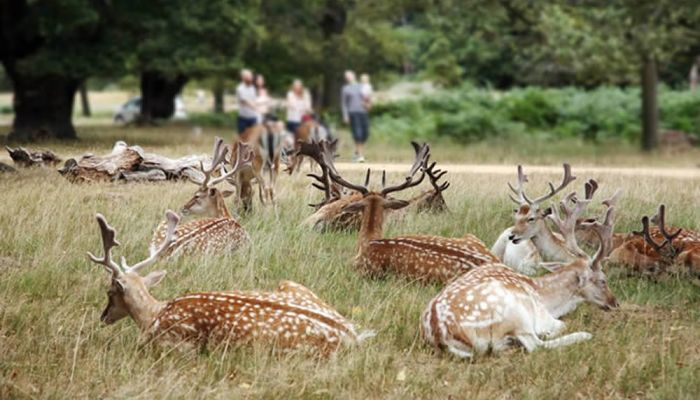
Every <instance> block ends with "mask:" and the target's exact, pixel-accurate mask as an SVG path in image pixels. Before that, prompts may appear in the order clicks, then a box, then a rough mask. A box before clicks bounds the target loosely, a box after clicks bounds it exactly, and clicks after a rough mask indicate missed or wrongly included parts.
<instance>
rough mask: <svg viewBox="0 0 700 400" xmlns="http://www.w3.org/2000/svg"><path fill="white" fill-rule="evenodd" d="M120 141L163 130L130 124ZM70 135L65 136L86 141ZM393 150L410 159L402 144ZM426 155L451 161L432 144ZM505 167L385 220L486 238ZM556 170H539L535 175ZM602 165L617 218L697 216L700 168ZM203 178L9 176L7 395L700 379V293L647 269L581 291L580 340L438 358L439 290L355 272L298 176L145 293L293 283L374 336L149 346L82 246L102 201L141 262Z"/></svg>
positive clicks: (2, 264) (3, 230) (2, 360)
mask: <svg viewBox="0 0 700 400" xmlns="http://www.w3.org/2000/svg"><path fill="white" fill-rule="evenodd" d="M161 134H162V133H161ZM178 134H180V135H185V133H178ZM115 136H116V134H114V135H113V134H112V133H110V132H106V133H105V135H104V140H100V138H98V137H97V136H95V137H91V138H92V139H90V140H88V141H86V142H87V143H89V145H86V146H84V147H85V148H90V149H92V151H95V152H96V153H99V152H101V151H104V150H105V149H107V148H108V147H110V146H111V140H112V139H114V137H115ZM127 136H129V135H127ZM178 137H179V136H178ZM183 137H184V136H183ZM93 139H94V140H93ZM91 140H93V141H91ZM127 140H128V141H130V142H133V141H140V142H141V143H144V142H145V143H146V145H149V143H156V142H158V141H160V142H165V141H168V139H167V138H163V137H162V136H160V135H159V136H158V137H154V138H147V137H145V136H138V135H136V134H133V136H130V137H129V138H127ZM175 141H176V142H177V143H178V144H176V145H173V146H169V147H148V150H155V151H158V152H165V153H168V154H171V155H182V154H185V153H187V152H201V153H203V152H206V151H208V149H209V147H210V143H211V137H208V136H205V137H203V138H201V139H199V140H175ZM83 143H85V142H83ZM72 146H75V147H74V148H73V147H71V148H68V147H66V148H64V149H74V150H76V151H77V150H81V149H82V148H80V144H78V145H72ZM399 150H400V151H401V152H402V153H403V152H405V153H406V158H410V156H411V150H410V148H409V147H408V146H406V147H405V148H403V149H399ZM399 150H389V151H394V152H396V153H398V152H399ZM554 157H555V155H552V158H554ZM434 158H435V159H437V160H440V159H441V154H440V152H439V151H434ZM574 171H576V166H575V165H574ZM350 177H351V178H357V179H359V177H360V174H359V173H353V174H351V175H350ZM391 177H392V178H394V179H396V178H399V175H398V174H393V175H392V176H391ZM507 178H508V177H505V176H499V175H480V176H477V175H473V174H461V175H454V174H453V175H449V179H450V181H451V182H452V186H451V187H450V189H449V190H448V191H447V192H446V198H447V202H448V204H449V206H450V208H451V213H449V214H442V215H409V216H407V218H406V219H405V220H403V221H401V222H396V223H393V224H391V225H390V226H388V227H387V232H386V234H387V235H398V234H402V233H428V234H439V235H446V236H451V235H454V236H457V235H463V234H464V233H467V232H469V233H474V234H476V235H477V236H479V237H480V238H482V239H483V240H484V241H485V242H487V243H489V244H490V243H492V242H493V241H494V240H495V238H496V237H497V235H498V233H499V232H500V231H501V230H502V229H504V228H505V227H507V226H508V225H509V223H510V218H511V209H512V205H511V204H510V203H509V202H508V200H507V196H506V186H505V182H506V179H507ZM556 178H557V177H556V176H550V175H534V176H532V180H533V182H536V183H535V184H534V186H536V187H539V188H544V181H545V180H546V179H556ZM583 178H584V177H583V176H581V177H580V179H579V180H580V181H583ZM596 178H598V179H599V181H600V184H601V188H602V190H601V193H600V196H601V197H604V196H605V195H607V194H610V193H612V191H613V190H614V188H617V187H621V188H623V190H624V197H623V199H622V201H621V204H620V210H621V211H620V214H619V222H618V229H619V230H629V229H633V228H637V227H638V226H637V225H638V219H639V216H640V215H641V214H643V213H651V212H653V211H654V209H655V207H656V205H657V204H658V203H659V202H662V201H663V202H666V203H667V204H668V206H669V210H668V218H669V219H670V221H671V222H672V223H673V224H675V225H681V226H685V227H688V228H694V229H700V207H699V206H698V205H699V203H700V182H698V180H697V179H695V180H693V179H658V178H644V177H635V178H629V177H617V176H611V175H605V174H603V175H600V176H597V177H596ZM378 180H379V174H378V173H376V174H375V177H374V182H375V183H378ZM578 184H579V185H580V184H581V182H578ZM193 190H194V185H192V184H189V183H186V182H182V183H163V184H129V185H125V184H100V185H73V184H70V183H68V182H67V181H65V180H64V179H63V178H62V177H60V176H59V175H58V174H57V173H56V172H54V171H51V170H45V169H35V170H29V171H26V170H25V171H21V172H20V173H19V174H15V175H6V176H0V398H25V397H26V398H97V397H107V398H143V399H150V398H171V397H172V398H222V399H230V398H340V399H356V398H380V397H382V398H448V397H450V396H452V398H574V397H581V398H629V397H653V398H695V396H697V393H698V392H700V350H698V346H697V345H696V343H698V342H699V341H700V289H698V287H697V286H694V285H693V284H691V283H690V282H689V281H688V280H687V279H685V278H682V277H678V278H669V279H666V280H663V281H661V282H652V281H650V280H647V279H637V278H630V277H625V276H624V275H623V274H620V273H617V272H615V271H614V270H613V271H611V272H610V273H609V280H610V282H611V286H612V288H613V290H614V292H615V293H616V294H617V296H618V299H619V300H620V301H621V303H622V307H621V309H620V310H619V311H616V312H611V313H605V312H602V311H600V310H598V309H595V308H594V307H592V306H589V305H583V306H581V307H579V309H578V310H577V311H576V312H574V313H572V314H570V315H569V316H567V317H566V318H565V320H566V322H567V324H568V328H567V330H568V331H578V330H586V331H590V332H592V333H593V334H594V338H593V340H591V341H589V342H586V343H583V344H578V345H574V346H571V347H567V348H562V349H557V350H552V351H546V350H543V351H538V352H535V353H533V354H525V353H523V352H521V351H517V350H515V351H510V352H508V353H506V354H503V355H501V356H498V357H491V356H484V357H478V358H477V359H475V360H474V361H472V362H468V361H462V360H457V359H454V358H452V357H449V356H441V355H437V354H434V353H433V351H432V350H431V349H429V348H427V347H426V346H425V345H424V344H423V343H422V341H421V339H420V337H419V334H418V318H419V315H420V313H421V312H422V310H423V307H424V306H425V305H426V303H427V302H428V301H429V299H430V298H432V297H433V296H434V295H435V294H436V293H437V292H438V291H439V289H440V287H439V286H421V285H418V284H415V283H412V282H409V281H406V280H403V279H399V278H394V277H388V278H386V279H382V280H368V279H365V278H363V277H361V276H360V275H358V274H357V273H355V271H353V269H352V267H351V259H352V257H353V255H354V252H355V240H356V237H355V234H343V233H327V234H320V233H317V232H311V231H308V230H306V229H303V228H300V227H299V226H298V225H299V223H300V222H301V221H302V220H303V219H304V218H305V217H306V216H307V215H308V214H309V213H310V212H311V209H310V208H309V207H307V206H306V203H309V202H312V201H315V200H316V199H317V198H318V196H319V195H320V194H319V193H318V192H317V191H316V190H314V189H312V188H310V187H309V181H308V179H307V178H305V177H304V176H303V175H299V176H294V177H288V176H283V177H281V178H280V180H279V187H278V199H279V202H278V204H277V206H276V207H260V206H258V205H257V204H256V208H255V211H254V212H253V213H252V214H251V215H249V216H246V217H244V218H242V219H241V222H242V224H243V225H244V226H245V227H246V229H248V231H249V233H250V236H251V237H252V240H253V243H254V248H253V252H252V255H251V256H248V255H246V256H243V255H231V256H226V257H208V258H186V259H180V260H178V261H177V262H170V263H168V262H160V263H159V264H158V265H157V266H156V267H154V268H159V269H166V270H167V271H168V275H167V276H166V278H165V280H164V281H163V282H162V283H161V285H160V286H159V287H156V288H154V289H153V294H154V295H155V296H156V297H157V298H159V299H168V298H172V297H174V296H177V295H180V294H185V293H188V292H193V291H205V290H227V289H269V290H271V289H274V287H275V286H276V285H277V283H278V282H279V281H280V280H285V279H289V280H294V281H297V282H300V283H302V284H304V285H306V286H308V287H309V288H311V289H312V290H313V291H314V292H316V293H317V294H318V295H319V296H320V297H321V298H323V299H324V300H326V301H327V302H328V303H330V304H332V305H333V306H335V307H336V308H337V309H338V310H339V311H340V312H341V313H342V314H343V315H345V316H347V317H349V318H350V319H352V320H353V321H355V322H356V323H357V324H359V325H360V326H361V327H362V328H368V329H374V330H376V331H377V332H378V336H377V337H376V338H374V339H371V340H369V341H368V342H367V343H366V344H365V345H363V346H362V347H359V348H355V349H348V350H346V351H343V352H341V353H340V354H338V355H337V356H335V357H333V358H331V359H330V360H325V361H323V360H317V359H314V358H312V357H308V356H305V355H303V354H292V355H286V356H280V355H276V354H270V352H269V351H268V350H266V349H265V348H255V349H250V348H240V349H227V350H221V349H218V350H212V351H208V352H203V353H198V352H184V353H183V352H180V351H167V350H162V349H159V348H154V347H149V346H146V347H142V346H140V345H139V333H138V330H137V328H136V326H135V325H134V324H133V322H132V321H130V320H128V319H125V320H123V321H120V322H119V323H117V324H115V325H112V326H105V325H103V324H102V323H101V322H100V321H99V315H100V312H101V311H102V309H103V307H104V305H105V303H106V296H105V290H106V287H107V283H108V276H107V274H106V273H105V272H104V271H103V269H102V268H99V267H98V266H96V265H94V264H91V263H90V262H88V260H87V258H86V256H85V252H86V251H88V250H91V251H97V250H98V249H99V247H100V238H99V234H98V228H97V225H96V223H95V220H94V214H95V213H96V212H101V213H103V214H105V216H106V217H107V219H108V220H109V221H110V223H111V224H112V225H113V226H115V228H116V229H117V231H118V238H119V239H120V240H121V243H122V246H121V247H120V248H119V249H118V251H117V252H116V253H117V254H119V255H124V256H126V257H127V259H129V260H131V261H135V260H138V259H140V258H143V257H145V256H146V254H147V243H148V241H149V240H150V237H151V233H152V230H153V229H154V227H155V226H156V225H157V224H158V222H159V221H160V219H161V218H162V216H163V213H164V211H165V210H166V209H168V208H170V209H174V210H177V209H179V207H180V206H181V205H182V204H184V202H185V201H186V200H187V199H188V198H189V196H190V195H191V194H192V192H193ZM405 196H406V197H408V196H409V193H406V194H405ZM229 204H231V203H229ZM249 257H253V258H252V259H251V258H249ZM612 269H614V268H612Z"/></svg>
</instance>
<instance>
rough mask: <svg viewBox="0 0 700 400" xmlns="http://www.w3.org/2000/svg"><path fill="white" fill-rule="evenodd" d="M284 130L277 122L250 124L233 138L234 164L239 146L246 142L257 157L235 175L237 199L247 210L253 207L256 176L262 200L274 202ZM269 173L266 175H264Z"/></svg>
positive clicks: (263, 202)
mask: <svg viewBox="0 0 700 400" xmlns="http://www.w3.org/2000/svg"><path fill="white" fill-rule="evenodd" d="M281 135H282V130H281V128H280V127H279V125H278V124H275V123H266V124H257V125H254V126H251V127H250V128H248V129H247V130H245V131H244V132H243V133H242V134H241V135H240V136H238V138H236V140H235V141H234V142H233V146H232V148H233V151H232V153H231V164H232V165H235V164H236V155H237V154H238V152H237V148H238V146H239V145H240V144H242V143H245V144H247V145H248V146H249V147H250V148H251V149H253V153H254V158H253V162H252V163H251V164H250V166H248V167H246V168H242V169H241V170H240V171H239V172H238V173H236V174H235V175H234V178H233V183H234V184H235V186H236V191H237V195H238V201H239V202H240V203H241V204H242V208H243V211H244V212H249V211H252V209H253V196H254V195H253V180H255V182H257V184H258V194H259V197H260V202H261V203H262V204H265V203H266V202H268V201H269V202H270V203H274V198H275V190H274V189H275V184H276V182H277V176H278V175H279V166H280V152H281V149H282V145H281V143H282V142H281ZM265 175H267V176H268V177H267V179H266V178H265Z"/></svg>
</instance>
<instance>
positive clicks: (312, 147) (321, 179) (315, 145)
mask: <svg viewBox="0 0 700 400" xmlns="http://www.w3.org/2000/svg"><path fill="white" fill-rule="evenodd" d="M324 142H328V143H327V144H326V146H327V149H328V150H327V151H328V152H329V153H330V155H329V158H330V159H331V160H332V159H334V158H335V149H336V147H337V145H338V139H333V140H331V141H326V140H321V141H320V142H317V141H314V140H312V141H311V143H307V142H303V141H301V140H300V141H299V142H298V143H299V148H298V150H297V151H296V154H297V155H299V154H301V155H305V156H308V157H311V159H313V160H314V161H316V163H318V165H319V166H320V167H321V175H316V174H312V173H310V174H306V176H308V177H310V178H314V179H315V180H316V181H318V182H314V183H312V186H313V187H315V188H317V189H319V190H321V191H322V192H323V194H324V199H323V201H322V202H320V203H318V204H310V205H311V206H312V207H321V206H323V205H324V204H327V203H329V202H330V201H331V199H332V198H333V196H334V193H332V192H333V191H334V189H337V188H334V187H333V185H332V183H331V180H330V177H329V176H328V168H329V167H328V165H326V163H325V162H324V161H323V155H322V153H323V151H324V150H323V143H324ZM336 191H337V190H336Z"/></svg>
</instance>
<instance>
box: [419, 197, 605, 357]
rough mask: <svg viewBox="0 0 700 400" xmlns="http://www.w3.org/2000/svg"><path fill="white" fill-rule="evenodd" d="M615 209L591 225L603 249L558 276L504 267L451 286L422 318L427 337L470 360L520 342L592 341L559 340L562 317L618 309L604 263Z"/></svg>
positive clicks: (529, 346) (530, 345) (531, 346)
mask: <svg viewBox="0 0 700 400" xmlns="http://www.w3.org/2000/svg"><path fill="white" fill-rule="evenodd" d="M612 220H613V208H612V207H610V208H608V210H607V212H606V216H605V219H604V222H603V223H601V222H599V221H595V222H587V224H589V225H590V229H592V230H593V231H594V232H595V234H596V235H597V237H598V241H599V243H600V247H599V248H598V251H597V252H596V253H595V255H594V256H593V257H588V256H586V257H580V258H578V259H576V260H574V261H572V262H569V263H566V264H564V263H563V264H564V265H562V266H560V267H559V268H558V269H556V270H555V271H554V272H552V273H550V274H547V275H544V276H541V277H537V278H530V277H528V276H525V275H522V274H519V273H517V272H514V271H513V270H511V269H510V268H508V267H507V266H506V265H503V264H498V263H494V264H490V265H486V266H482V267H481V268H475V269H473V270H471V271H469V272H468V273H466V274H464V275H462V276H460V277H458V278H457V279H455V280H454V281H452V282H451V283H450V284H449V285H447V286H446V287H445V288H444V289H443V290H442V292H440V293H439V294H438V295H437V296H436V297H435V298H434V299H433V300H431V301H430V303H429V304H428V307H427V308H426V309H425V311H424V312H423V315H422V317H421V333H422V335H423V338H424V339H425V340H426V341H427V342H428V343H429V344H431V345H432V346H433V347H434V348H436V349H445V348H446V349H447V350H448V351H449V352H450V353H452V354H454V355H456V356H458V357H463V358H465V357H471V356H473V355H474V354H478V353H485V352H487V351H488V350H489V349H491V350H493V351H494V352H498V351H501V350H503V349H505V348H507V347H509V346H510V345H511V344H512V343H513V341H517V342H519V343H520V344H521V345H522V346H523V347H525V349H526V350H527V351H529V352H531V351H533V350H535V349H537V348H538V347H544V348H555V347H559V346H566V345H569V344H573V343H576V342H580V341H583V340H587V339H590V338H591V337H592V336H591V334H590V333H587V332H577V333H571V334H568V335H565V336H561V337H558V338H555V339H547V340H543V339H542V337H545V338H547V337H549V338H552V337H556V336H557V335H558V334H559V333H560V332H561V331H562V330H563V329H564V326H565V324H564V322H562V321H560V320H559V319H558V318H559V317H561V316H563V315H565V314H567V313H569V312H571V311H573V310H574V309H575V308H576V306H577V305H578V304H579V303H581V302H583V301H586V302H589V303H592V304H595V305H597V306H599V307H601V308H602V309H604V310H610V309H613V308H617V307H618V303H617V300H616V299H615V296H614V295H613V293H612V292H611V291H610V288H608V285H607V282H606V277H605V273H604V272H603V269H602V263H603V261H604V259H605V256H606V255H607V254H608V251H609V249H608V247H607V245H606V243H609V237H610V235H612V229H613V228H612V224H613V223H612Z"/></svg>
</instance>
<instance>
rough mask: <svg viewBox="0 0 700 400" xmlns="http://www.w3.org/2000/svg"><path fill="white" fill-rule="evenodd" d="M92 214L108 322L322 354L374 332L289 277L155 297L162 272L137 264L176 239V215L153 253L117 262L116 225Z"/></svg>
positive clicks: (162, 334) (152, 332) (207, 340)
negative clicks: (249, 286) (269, 287)
mask: <svg viewBox="0 0 700 400" xmlns="http://www.w3.org/2000/svg"><path fill="white" fill-rule="evenodd" d="M96 218H97V223H98V224H99V226H100V232H101V235H102V245H103V250H104V255H103V256H102V257H97V256H95V255H93V254H92V253H90V252H88V256H89V258H90V260H92V262H94V263H96V264H100V265H102V266H104V267H105V269H106V270H107V272H109V273H110V274H111V284H110V287H109V289H108V291H107V296H108V302H107V307H106V308H105V310H104V312H103V313H102V316H101V318H100V319H101V320H102V322H104V323H106V324H113V323H115V322H117V321H119V320H120V319H122V318H124V317H126V316H130V317H131V318H132V319H133V320H134V321H135V322H136V324H137V325H138V327H139V328H140V330H141V332H142V333H143V334H144V336H145V338H146V339H147V340H149V341H154V342H158V343H163V344H169V345H178V344H181V343H190V344H195V345H199V346H206V345H207V344H214V345H215V344H224V345H242V344H247V343H251V342H264V343H269V344H271V345H272V346H274V348H276V349H279V350H293V349H308V350H312V351H315V352H318V353H319V354H321V355H327V354H330V353H331V352H333V351H335V350H337V349H339V348H340V347H341V346H342V345H348V344H357V343H359V342H361V341H363V340H364V339H365V338H368V337H370V336H372V335H373V333H372V332H364V333H361V334H358V333H357V331H356V329H355V327H354V326H353V324H352V323H351V322H350V321H348V320H347V319H345V318H344V317H343V316H341V315H340V314H339V313H338V312H337V311H335V310H334V309H333V308H331V307H330V306H328V305H327V304H326V303H324V302H323V301H322V300H321V299H319V298H318V297H317V296H316V295H315V294H314V293H313V292H311V291H310V290H309V289H307V288H306V287H304V286H302V285H300V284H298V283H294V282H290V281H284V282H282V283H280V285H279V286H278V287H277V289H276V290H274V291H272V292H263V291H229V292H206V293H193V294H188V295H185V296H181V297H177V298H175V299H172V300H168V301H160V300H156V299H155V298H154V297H153V296H152V295H151V294H150V292H149V288H150V287H152V286H155V285H156V284H158V283H159V282H160V281H161V280H162V279H163V277H164V276H165V271H155V272H151V273H149V274H148V275H146V276H141V275H139V270H142V269H143V268H144V267H146V266H148V265H151V264H153V263H154V262H155V261H156V259H157V258H158V256H159V255H160V254H161V253H162V252H164V251H165V250H166V249H167V248H168V247H169V246H170V244H171V243H173V242H174V241H175V240H177V236H176V234H175V232H176V226H177V223H178V221H179V217H178V216H177V214H175V213H173V212H172V211H168V212H167V213H166V220H167V230H166V236H165V240H164V241H163V242H162V243H161V245H160V247H159V248H158V250H157V251H155V252H154V253H152V254H151V255H150V256H149V257H148V258H147V259H145V260H143V261H141V262H139V263H137V264H135V265H133V266H129V265H127V264H126V261H125V260H124V258H122V262H121V266H120V265H118V264H117V263H116V262H115V261H113V260H112V255H111V252H112V249H113V248H114V247H115V246H118V245H119V242H117V240H116V231H115V229H114V228H113V227H111V226H110V225H109V224H108V223H107V221H106V219H105V217H104V216H102V215H101V214H97V216H96Z"/></svg>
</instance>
